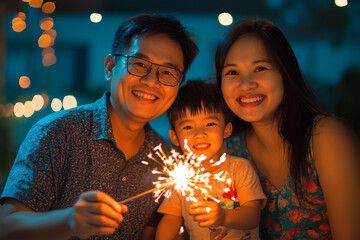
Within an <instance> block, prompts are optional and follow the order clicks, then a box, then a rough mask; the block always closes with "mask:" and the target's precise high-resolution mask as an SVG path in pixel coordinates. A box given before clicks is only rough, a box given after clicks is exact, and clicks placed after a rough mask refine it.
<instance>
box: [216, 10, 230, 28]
mask: <svg viewBox="0 0 360 240" xmlns="http://www.w3.org/2000/svg"><path fill="white" fill-rule="evenodd" d="M218 20H219V23H220V24H221V25H223V26H229V25H231V24H232V23H233V17H232V16H231V14H230V13H227V12H223V13H220V14H219V17H218Z"/></svg>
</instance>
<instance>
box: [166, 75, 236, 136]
mask: <svg viewBox="0 0 360 240" xmlns="http://www.w3.org/2000/svg"><path fill="white" fill-rule="evenodd" d="M187 110H189V111H190V113H191V115H196V114H199V113H201V112H203V111H205V113H222V114H223V116H224V119H225V123H228V122H230V121H231V112H230V109H229V108H228V106H227V105H226V103H225V100H224V98H223V96H222V93H221V90H220V89H219V88H218V87H217V85H216V84H215V83H208V82H204V81H202V80H188V81H187V82H186V83H185V85H183V86H181V87H180V89H179V92H178V95H177V97H176V99H175V101H174V103H173V104H172V105H171V107H170V108H169V109H168V111H167V116H168V119H169V122H170V125H171V127H172V128H173V129H174V125H175V122H176V120H178V119H179V118H181V117H184V116H185V115H186V111H187Z"/></svg>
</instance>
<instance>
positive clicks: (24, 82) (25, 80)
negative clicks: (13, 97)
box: [19, 76, 31, 88]
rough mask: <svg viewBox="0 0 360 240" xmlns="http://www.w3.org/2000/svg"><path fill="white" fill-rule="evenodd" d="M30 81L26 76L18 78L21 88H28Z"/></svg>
mask: <svg viewBox="0 0 360 240" xmlns="http://www.w3.org/2000/svg"><path fill="white" fill-rule="evenodd" d="M30 84H31V81H30V78H29V77H27V76H21V77H20V78H19V85H20V87H21V88H28V87H30Z"/></svg>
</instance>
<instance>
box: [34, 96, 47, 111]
mask: <svg viewBox="0 0 360 240" xmlns="http://www.w3.org/2000/svg"><path fill="white" fill-rule="evenodd" d="M32 105H33V108H34V110H35V111H39V110H40V109H41V108H42V107H43V106H44V98H43V96H41V95H39V94H37V95H35V96H34V97H33V99H32Z"/></svg>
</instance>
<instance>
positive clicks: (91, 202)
mask: <svg viewBox="0 0 360 240" xmlns="http://www.w3.org/2000/svg"><path fill="white" fill-rule="evenodd" d="M127 211H128V208H127V207H126V206H125V205H122V204H119V203H118V202H116V201H115V200H114V199H113V198H112V197H110V196H109V195H107V194H105V193H103V192H101V191H90V192H85V193H82V194H81V195H80V196H79V199H78V200H77V202H76V203H75V205H74V206H73V207H72V214H70V219H69V225H70V228H71V230H72V231H73V232H74V235H75V236H77V237H80V238H88V237H90V236H91V235H94V234H98V235H102V234H113V233H114V232H115V230H116V228H118V227H119V224H120V223H121V222H122V221H123V219H124V217H123V215H122V214H123V213H126V212H127Z"/></svg>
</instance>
